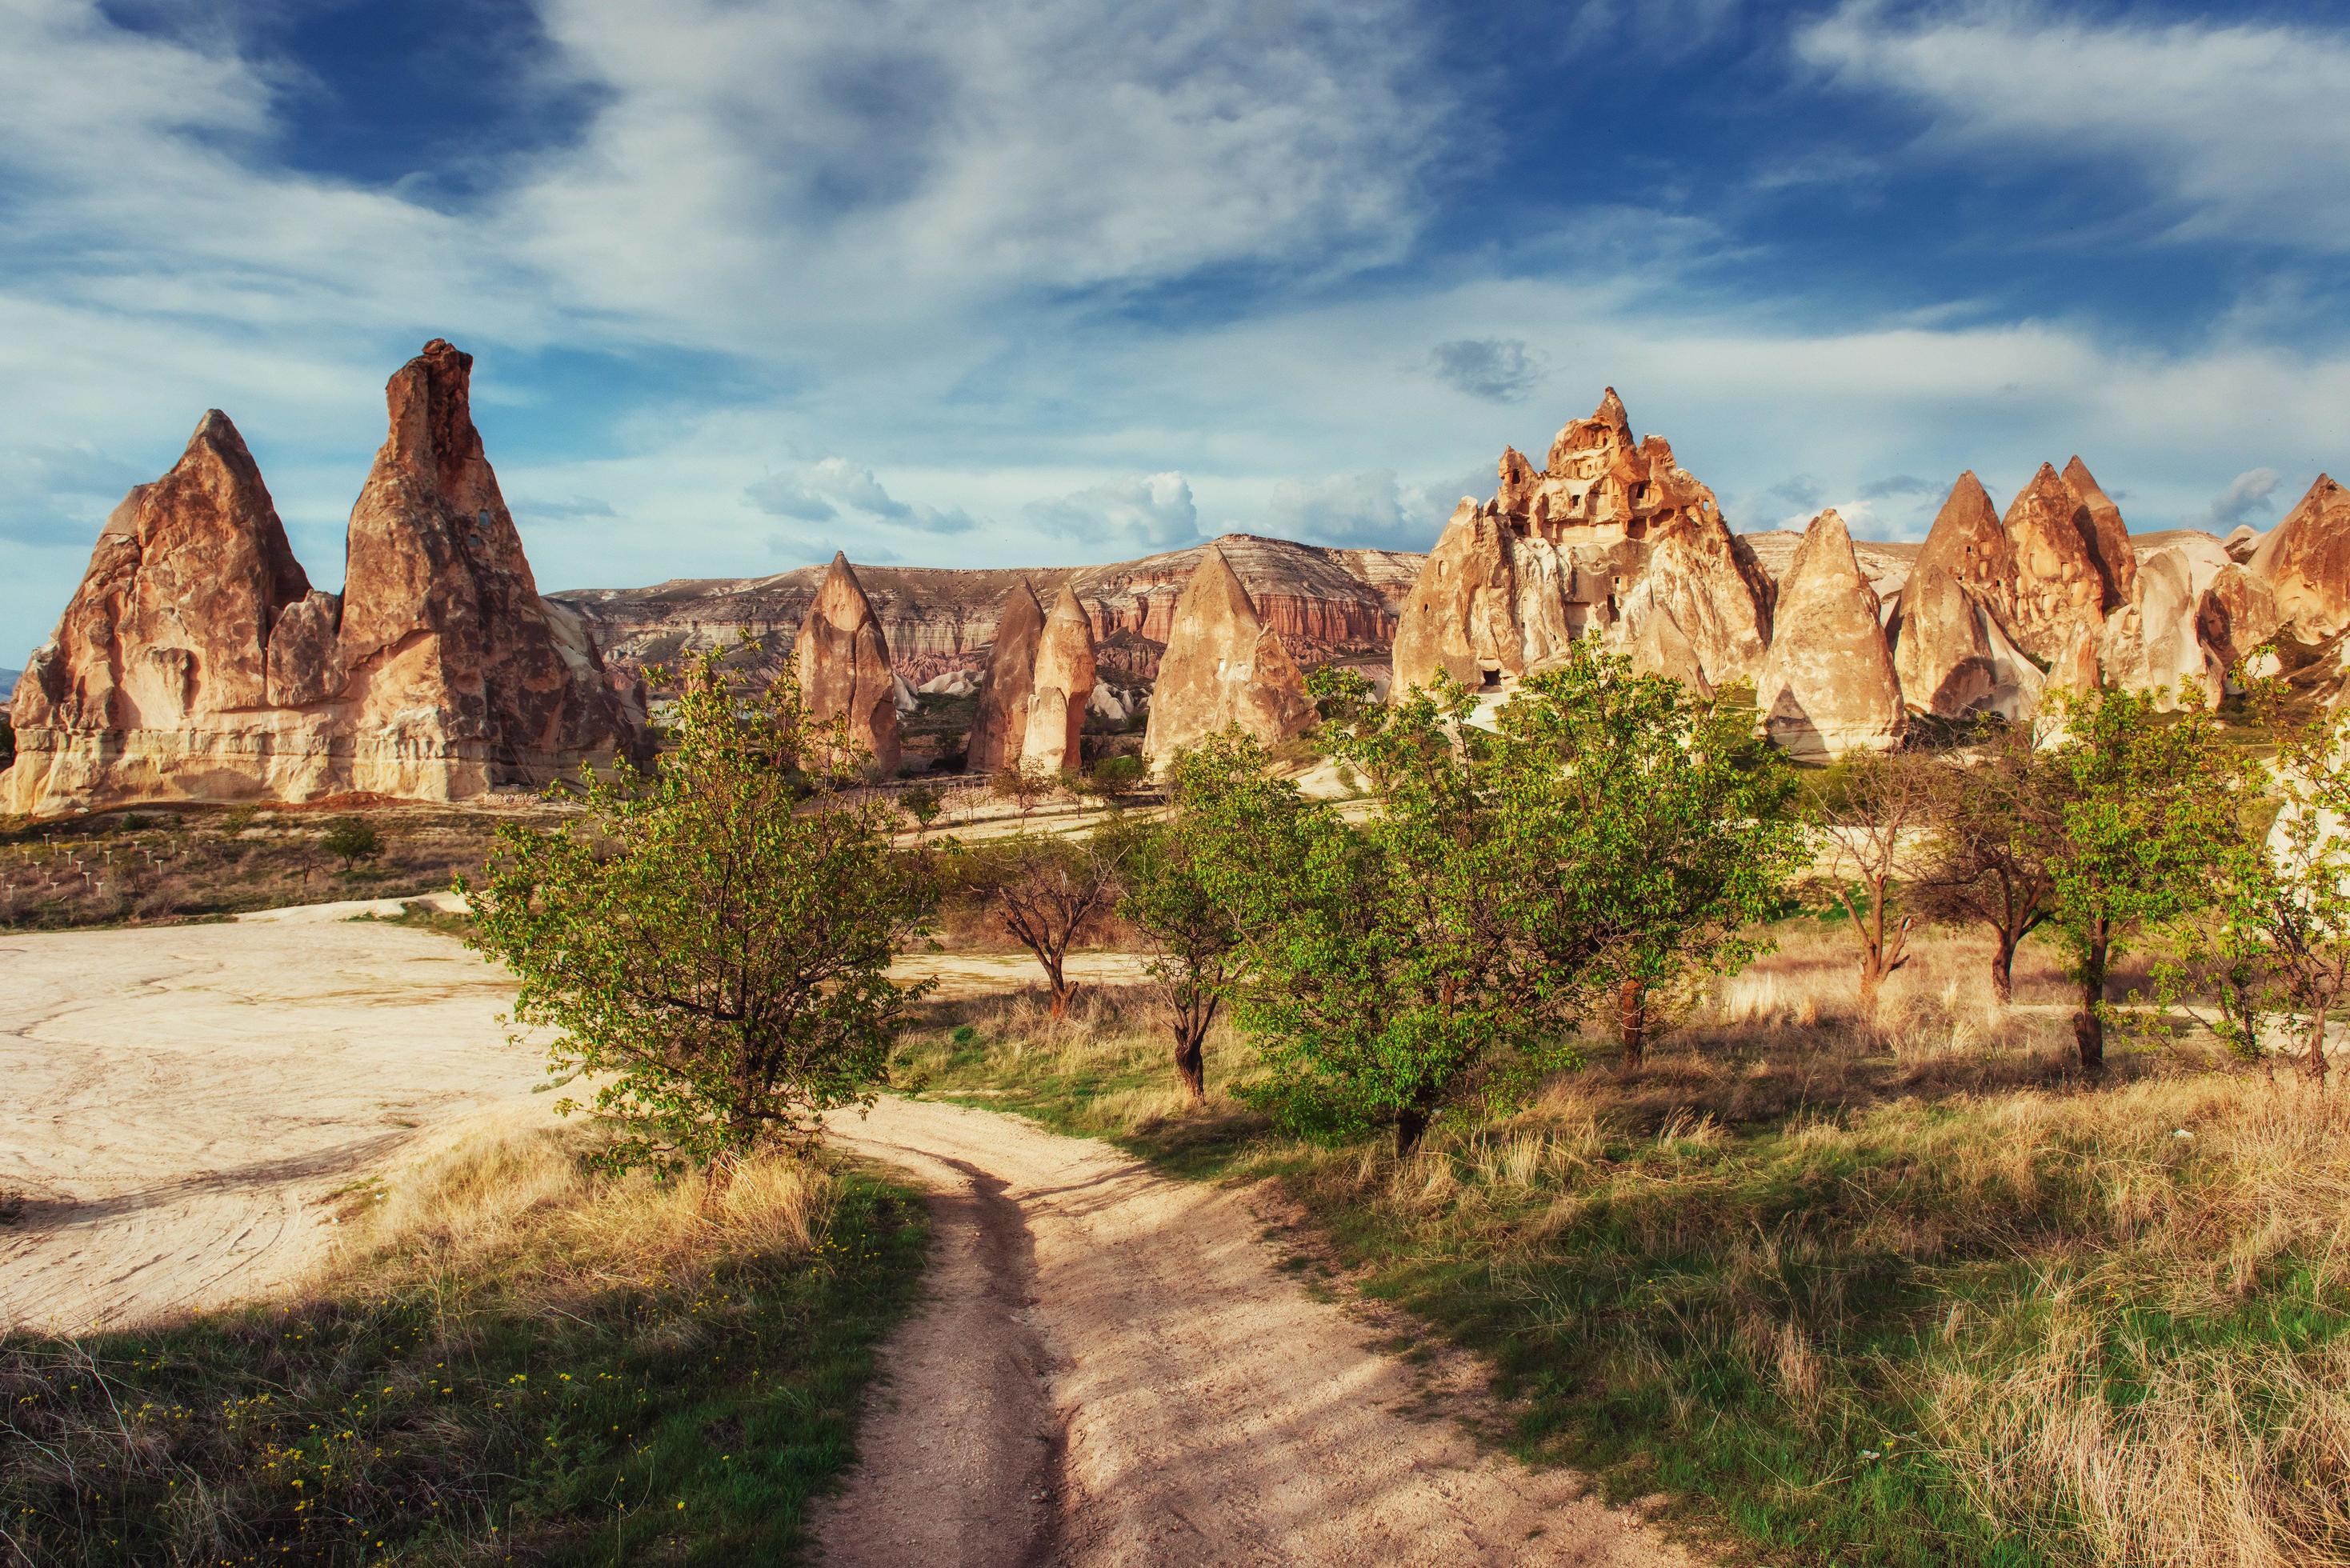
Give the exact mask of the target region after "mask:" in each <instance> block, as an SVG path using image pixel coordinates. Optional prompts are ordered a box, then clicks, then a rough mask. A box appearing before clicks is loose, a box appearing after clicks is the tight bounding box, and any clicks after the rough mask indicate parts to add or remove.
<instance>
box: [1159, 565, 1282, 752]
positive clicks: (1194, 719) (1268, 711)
mask: <svg viewBox="0 0 2350 1568" xmlns="http://www.w3.org/2000/svg"><path fill="white" fill-rule="evenodd" d="M1312 722H1314V706H1313V704H1312V702H1310V701H1307V699H1306V696H1305V678H1304V676H1302V675H1301V674H1300V673H1299V672H1298V669H1297V664H1296V661H1295V659H1291V658H1290V656H1289V650H1288V649H1285V648H1284V647H1283V646H1282V644H1281V639H1280V638H1279V637H1277V636H1275V635H1274V632H1273V631H1272V629H1271V628H1268V627H1266V626H1265V625H1264V624H1263V622H1262V621H1261V620H1259V619H1258V618H1257V613H1256V607H1255V606H1254V605H1253V604H1252V603H1251V602H1250V600H1249V596H1248V590H1247V589H1246V588H1244V587H1242V586H1241V580H1240V578H1239V577H1238V576H1235V575H1234V574H1233V572H1232V564H1231V563H1230V562H1228V561H1226V560H1225V559H1224V554H1223V552H1222V550H1219V549H1216V548H1214V547H1213V546H1211V547H1210V548H1209V549H1208V551H1207V552H1206V554H1204V555H1203V556H1201V558H1200V566H1199V570H1198V571H1196V572H1194V573H1193V574H1192V576H1191V584H1190V586H1188V587H1185V588H1184V590H1183V597H1181V598H1180V599H1179V600H1177V601H1176V605H1175V622H1174V625H1173V626H1172V627H1170V628H1169V630H1168V636H1167V651H1166V652H1165V653H1164V654H1163V655H1161V656H1160V658H1159V683H1158V684H1157V685H1156V686H1155V687H1153V688H1152V690H1151V693H1150V723H1149V727H1148V728H1147V729H1146V730H1145V731H1144V732H1143V737H1142V756H1143V760H1144V761H1145V762H1147V763H1149V764H1150V766H1151V769H1152V771H1153V772H1154V773H1163V772H1164V771H1165V770H1166V768H1167V767H1168V765H1169V764H1170V763H1172V762H1173V761H1174V760H1175V754H1176V753H1178V752H1180V751H1185V750H1188V749H1190V748H1191V747H1193V746H1196V745H1198V744H1199V743H1200V742H1201V741H1202V740H1204V739H1206V738H1207V737H1208V736H1210V735H1211V734H1214V733H1215V732H1218V731H1220V730H1222V729H1225V728H1227V727H1229V726H1232V725H1234V724H1237V725H1239V726H1240V728H1241V729H1242V730H1243V731H1244V732H1247V733H1249V734H1251V735H1253V736H1255V737H1256V738H1257V739H1258V740H1260V741H1262V742H1264V743H1265V744H1266V745H1268V746H1277V745H1279V744H1280V743H1281V742H1284V741H1288V740H1292V739H1294V738H1295V737H1296V736H1298V735H1301V734H1304V733H1305V730H1306V728H1307V726H1309V725H1310V724H1311V723H1312Z"/></svg>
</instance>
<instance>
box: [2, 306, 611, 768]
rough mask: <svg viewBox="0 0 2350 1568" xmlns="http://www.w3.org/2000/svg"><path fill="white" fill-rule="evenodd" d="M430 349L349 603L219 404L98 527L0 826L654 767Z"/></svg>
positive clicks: (357, 515)
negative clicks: (108, 810) (160, 807)
mask: <svg viewBox="0 0 2350 1568" xmlns="http://www.w3.org/2000/svg"><path fill="white" fill-rule="evenodd" d="M472 370H473V359H472V358H471V356H469V355H466V354H463V353H461V352H459V351H458V350H457V349H456V348H452V346H450V345H449V344H448V343H446V342H443V341H442V340H440V339H437V338H436V339H434V340H433V341H432V343H429V344H427V345H426V346H425V348H424V351H423V352H422V353H421V354H420V355H419V356H417V358H414V359H411V360H410V361H409V362H408V364H406V365H405V366H403V367H402V368H401V369H400V370H399V372H397V373H396V374H395V375H394V376H393V377H392V378H391V379H390V382H389V383H388V384H387V386H386V388H385V400H386V405H387V410H388V413H389V424H390V432H389V434H388V436H387V437H386V439H385V441H384V444H383V447H382V449H381V450H380V451H379V452H377V454H376V459H375V463H374V466H373V468H372V469H371V470H370V472H369V475H368V479H367V483H366V484H365V486H364V487H363V488H362V489H361V491H360V493H359V501H358V504H356V505H355V506H354V507H353V508H352V511H351V521H350V531H349V540H348V554H347V560H348V567H347V580H346V583H345V587H344V591H343V592H342V593H340V594H330V593H325V592H322V591H319V590H317V589H314V588H312V587H311V586H310V584H309V580H308V578H307V576H306V575H305V573H304V572H303V570H302V567H301V565H300V563H299V562H297V561H296V559H295V558H294V554H293V550H292V548H291V546H290V545H289V544H288V543H287V540H286V530H285V526H284V524H282V523H281V522H280V521H279V519H278V516H277V513H276V506H275V504H273V503H272V502H271V500H270V496H269V491H268V488H267V486H266V485H265V483H263V480H262V477H261V472H260V469H259V467H258V466H257V465H256V464H255V462H254V461H253V456H252V454H251V452H248V451H247V450H246V448H245V444H244V439H243V437H242V436H240V435H239V434H238V432H237V430H236V427H235V426H234V424H233V423H232V422H231V421H229V419H228V416H227V415H225V414H224V413H222V412H220V411H219V410H212V411H210V412H208V413H207V414H206V415H205V416H204V418H203V421H201V422H200V423H199V424H198V425H197V427H196V430H195V432H194V434H193V435H192V436H191V437H190V439H189V441H188V445H187V448H186V450H185V451H184V452H182V454H181V457H180V460H179V462H176V463H175V464H174V465H173V466H172V470H171V472H168V473H166V474H165V475H163V477H162V478H161V479H159V480H156V481H155V482H153V483H149V484H142V485H140V486H138V487H136V488H135V489H133V490H132V491H131V492H130V495H129V496H127V497H126V498H125V499H124V500H123V502H122V504H120V506H118V507H116V508H115V510H114V513H113V514H112V516H110V517H109V519H108V521H107V524H106V526H105V528H104V529H103V530H102V531H101V532H100V534H99V538H98V542H97V544H96V545H95V546H94V547H93V549H92V551H91V554H90V564H89V566H88V570H87V572H86V573H85V574H84V576H83V579H82V582H81V585H80V587H78V589H77V590H76V591H75V594H74V596H73V598H72V600H71V601H70V602H69V603H68V605H67V607H66V611H65V614H64V616H63V617H62V618H60V620H59V621H58V624H57V631H56V633H55V635H54V636H53V637H52V638H51V639H50V640H49V641H48V642H47V643H45V644H44V645H42V647H41V648H40V649H37V650H36V652H35V654H34V656H33V659H32V660H31V662H30V663H29V664H28V665H27V667H26V671H25V675H24V678H23V679H22V680H20V681H19V682H18V684H17V687H16V693H15V696H14V699H13V701H12V704H11V709H10V712H11V718H12V722H13V723H14V726H15V730H16V747H17V755H16V764H15V766H13V767H11V768H10V769H8V770H7V772H6V773H5V774H0V809H6V810H10V811H15V812H19V813H26V814H46V813H54V812H59V811H66V810H73V809H88V808H90V807H95V806H102V805H120V804H128V803H131V802H140V801H154V800H174V799H193V800H233V799H246V798H255V799H276V800H289V801H301V800H313V799H317V798H320V797H323V796H328V795H335V794H351V793H358V794H384V795H394V796H402V797H408V798H416V799H427V800H455V799H461V798H463V797H465V796H468V795H473V794H481V793H483V792H484V791H486V790H488V789H490V788H491V787H493V786H494V785H497V784H537V783H543V782H546V780H548V779H550V778H552V777H554V776H555V775H556V774H558V773H562V772H567V771H570V770H572V769H575V768H577V766H578V765H579V764H580V763H582V762H587V761H593V760H598V759H602V758H608V757H609V756H610V755H612V754H613V753H641V751H642V748H643V746H644V743H645V740H644V737H645V731H644V711H643V704H642V701H641V695H640V693H639V691H637V689H636V688H635V685H634V683H633V681H630V680H626V679H625V678H624V679H620V680H616V679H615V678H614V677H613V676H612V674H611V673H610V672H609V671H608V670H607V668H606V666H605V665H604V663H603V660H602V659H601V658H600V657H599V656H598V652H597V649H596V647H595V644H594V642H593V641H592V640H591V639H590V638H589V637H588V636H587V631H586V629H585V628H584V626H583V625H582V623H581V621H580V619H579V618H578V617H577V615H576V614H575V613H573V612H572V611H571V610H570V609H568V608H567V607H564V606H562V605H560V604H556V603H555V602H553V601H550V600H547V599H544V598H541V597H539V594H538V591H537V587H536V583H535V581H534V580H533V578H532V576H531V570H530V564H529V562H528V561H527V560H526V559H525V557H524V555H523V550H522V543H521V539H520V537H519V535H517V534H516V533H515V525H514V519H513V517H512V515H511V514H509V513H508V511H507V509H506V505H505V502H504V498H503V497H502V496H501V495H500V493H499V492H498V485H497V476H496V475H495V473H494V472H492V470H491V468H490V464H489V462H488V459H487V457H486V456H485V455H484V451H483V447H482V440H481V434H480V432H479V431H477V430H476V429H475V428H474V425H473V417H472V409H471V379H472Z"/></svg>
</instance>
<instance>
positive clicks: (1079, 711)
mask: <svg viewBox="0 0 2350 1568" xmlns="http://www.w3.org/2000/svg"><path fill="white" fill-rule="evenodd" d="M1267 635H1271V634H1269V633H1268V634H1267ZM1028 687H1029V697H1028V717H1027V723H1026V724H1025V725H1024V727H1023V729H1024V738H1023V739H1022V741H1021V743H1020V766H1021V768H1022V769H1023V770H1024V771H1025V772H1028V773H1034V774H1057V773H1060V772H1062V771H1064V770H1065V769H1074V768H1076V767H1077V766H1078V765H1079V762H1080V760H1081V759H1080V753H1079V749H1078V739H1079V736H1080V735H1081V734H1082V733H1083V732H1084V730H1085V727H1086V710H1087V707H1088V706H1089V705H1090V704H1091V703H1092V701H1093V695H1094V623H1093V621H1092V619H1091V618H1088V617H1087V614H1086V607H1085V606H1084V605H1083V604H1082V603H1080V602H1079V601H1078V599H1077V593H1076V589H1075V588H1073V587H1070V586H1069V585H1068V584H1066V583H1063V584H1062V585H1061V591H1060V593H1059V595H1058V596H1057V597H1055V599H1054V600H1053V613H1052V614H1051V615H1050V616H1048V617H1047V618H1045V632H1044V636H1043V638H1042V639H1040V640H1039V641H1038V642H1037V645H1036V664H1035V673H1034V674H1033V676H1032V677H1031V679H1030V680H1029V682H1028Z"/></svg>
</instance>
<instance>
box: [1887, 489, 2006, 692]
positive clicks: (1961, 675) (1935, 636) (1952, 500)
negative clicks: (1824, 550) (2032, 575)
mask: <svg viewBox="0 0 2350 1568" xmlns="http://www.w3.org/2000/svg"><path fill="white" fill-rule="evenodd" d="M2015 579H2016V566H2015V549H2014V546H2013V545H2012V543H2011V542H2010V540H2009V539H2008V536H2007V529H2006V527H2005V526H2004V525H2003V524H2001V522H2000V520H1999V514H1998V512H1997V511H1995V510H1994V509H1993V508H1992V506H1991V497H1990V496H1989V495H1987V494H1985V493H1984V492H1983V487H1982V482H1981V481H1980V480H1978V479H1977V478H1976V477H1975V476H1974V473H1973V472H1972V471H1971V470H1970V471H1969V472H1965V473H1962V474H1960V475H1959V479H1958V483H1955V484H1953V485H1952V486H1951V487H1950V497H1949V499H1947V500H1946V501H1944V502H1943V503H1942V509H1941V511H1940V512H1939V513H1938V514H1936V515H1935V518H1934V525H1933V527H1932V528H1930V529H1929V530H1928V532H1927V535H1926V543H1925V545H1924V546H1923V547H1922V548H1921V549H1920V550H1919V551H1918V560H1917V564H1916V566H1914V567H1913V568H1912V569H1911V571H1910V574H1909V578H1908V581H1907V582H1906V583H1904V584H1903V585H1902V588H1901V600H1900V606H1899V608H1898V611H1897V612H1896V613H1895V615H1894V617H1893V618H1892V626H1891V628H1889V629H1890V631H1891V634H1892V637H1893V639H1894V641H1893V667H1894V670H1895V672H1896V674H1897V675H1898V678H1899V680H1900V683H1901V693H1902V698H1903V700H1904V701H1905V702H1906V703H1907V704H1908V708H1909V711H1911V712H1914V713H1932V714H1937V715H1939V716H1940V717H1942V718H1946V719H1955V718H1960V717H1963V716H1965V715H1967V714H1970V713H1998V714H2001V715H2002V716H2003V717H2006V718H2009V719H2021V718H2025V717H2028V716H2030V714H2031V713H2032V711H2033V709H2034V707H2036V706H2037V705H2038V702H2039V699H2040V686H2041V677H2040V670H2039V669H2038V667H2037V666H2035V665H2033V663H2032V661H2031V660H2030V659H2026V658H2025V657H2024V656H2023V654H2022V651H2021V650H2020V649H2017V648H2016V647H2015V645H2014V643H2013V642H2012V640H2011V639H2010V637H2009V634H2008V630H2007V627H2008V624H2009V622H2010V621H2011V619H2012V617H2013V615H2014V611H2015Z"/></svg>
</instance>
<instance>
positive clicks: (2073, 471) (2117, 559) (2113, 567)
mask: <svg viewBox="0 0 2350 1568" xmlns="http://www.w3.org/2000/svg"><path fill="white" fill-rule="evenodd" d="M2064 484H2065V487H2066V488H2067V489H2069V490H2071V491H2072V493H2073V494H2074V497H2075V498H2076V499H2078V500H2079V502H2080V503H2081V507H2082V510H2083V511H2085V512H2086V513H2087V514H2088V518H2089V553H2090V555H2091V556H2094V557H2095V560H2096V564H2097V573H2098V575H2099V576H2101V577H2103V578H2104V579H2105V585H2106V609H2108V610H2111V609H2115V608H2118V607H2120V606H2122V605H2125V604H2127V603H2128V602H2129V600H2130V595H2131V591H2132V589H2133V588H2134V587H2136V585H2137V552H2135V551H2134V550H2132V549H2131V548H2130V536H2129V526H2128V524H2126V523H2124V522H2123V521H2122V509H2121V508H2120V507H2118V506H2116V505H2115V504H2114V503H2113V498H2112V497H2110V496H2108V495H2107V494H2106V493H2105V489H2104V487H2103V486H2101V485H2099V484H2098V483H2097V481H2096V476H2095V475H2094V474H2092V473H2091V472H2089V465H2088V464H2087V463H2085V462H2082V461H2081V458H2080V454H2079V453H2077V452H2075V453H2074V456H2073V459H2072V461H2071V462H2067V463H2066V464H2065V465H2064Z"/></svg>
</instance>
